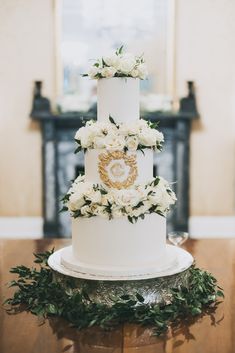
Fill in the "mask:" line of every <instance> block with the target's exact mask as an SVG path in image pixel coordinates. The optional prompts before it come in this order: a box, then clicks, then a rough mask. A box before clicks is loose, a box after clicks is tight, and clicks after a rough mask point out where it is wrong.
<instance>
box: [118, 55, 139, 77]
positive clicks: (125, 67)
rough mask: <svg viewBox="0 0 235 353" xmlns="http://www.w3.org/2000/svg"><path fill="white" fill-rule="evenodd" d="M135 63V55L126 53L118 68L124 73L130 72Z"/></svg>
mask: <svg viewBox="0 0 235 353" xmlns="http://www.w3.org/2000/svg"><path fill="white" fill-rule="evenodd" d="M135 65H136V59H135V57H134V56H133V55H131V54H124V55H123V56H122V57H121V60H120V65H119V68H118V70H119V71H121V72H122V73H124V74H129V73H130V72H131V71H132V70H133V69H134V66H135Z"/></svg>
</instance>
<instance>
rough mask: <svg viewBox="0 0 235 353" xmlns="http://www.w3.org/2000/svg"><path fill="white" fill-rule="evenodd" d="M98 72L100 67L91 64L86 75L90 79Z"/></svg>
mask: <svg viewBox="0 0 235 353" xmlns="http://www.w3.org/2000/svg"><path fill="white" fill-rule="evenodd" d="M99 73H100V68H98V67H96V66H92V67H91V69H90V71H89V72H88V76H89V77H90V78H92V79H94V78H96V75H97V74H99Z"/></svg>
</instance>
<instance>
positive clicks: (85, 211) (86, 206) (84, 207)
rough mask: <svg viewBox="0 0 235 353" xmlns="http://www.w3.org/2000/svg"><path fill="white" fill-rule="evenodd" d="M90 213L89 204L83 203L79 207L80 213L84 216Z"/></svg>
mask: <svg viewBox="0 0 235 353" xmlns="http://www.w3.org/2000/svg"><path fill="white" fill-rule="evenodd" d="M90 213H91V208H90V206H89V205H85V206H83V207H82V208H81V214H82V215H83V216H85V217H89V216H90Z"/></svg>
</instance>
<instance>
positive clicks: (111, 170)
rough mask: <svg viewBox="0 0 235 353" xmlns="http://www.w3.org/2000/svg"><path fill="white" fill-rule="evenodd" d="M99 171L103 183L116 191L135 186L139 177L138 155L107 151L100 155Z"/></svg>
mask: <svg viewBox="0 0 235 353" xmlns="http://www.w3.org/2000/svg"><path fill="white" fill-rule="evenodd" d="M98 170H99V175H100V179H101V180H102V181H103V183H104V184H105V185H106V186H108V187H110V188H115V189H119V190H120V189H126V188H128V187H129V186H131V185H133V184H134V182H135V180H136V178H137V176H138V171H137V162H136V155H134V154H130V155H127V154H126V153H125V152H124V151H107V152H105V153H101V154H99V164H98Z"/></svg>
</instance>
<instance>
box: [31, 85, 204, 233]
mask: <svg viewBox="0 0 235 353" xmlns="http://www.w3.org/2000/svg"><path fill="white" fill-rule="evenodd" d="M41 86H42V83H41V82H39V81H37V82H35V88H34V97H33V108H32V113H31V118H32V119H33V120H37V121H38V122H39V123H40V126H41V132H42V165H43V171H42V173H43V218H44V236H45V237H69V236H70V233H71V231H70V219H69V215H68V214H67V213H60V212H59V211H60V209H61V202H60V200H61V198H62V196H63V195H64V194H65V193H66V192H67V190H68V188H69V186H70V181H71V180H72V179H74V178H75V177H76V175H77V174H79V171H82V170H83V154H82V153H79V154H78V155H75V154H74V149H75V143H74V135H75V132H76V130H77V129H79V128H80V127H81V126H83V121H84V120H89V119H96V113H94V112H90V113H86V114H84V113H80V112H76V113H67V114H53V113H52V112H51V109H50V102H49V100H48V99H47V98H45V97H42V95H41ZM188 90H189V93H188V96H187V97H185V98H183V99H182V100H181V102H180V110H179V112H177V113H173V112H169V113H162V112H154V113H148V114H147V113H146V114H144V115H143V114H142V117H143V118H145V119H147V120H151V121H155V122H156V121H158V122H159V130H160V131H162V132H163V133H164V137H165V144H164V148H163V151H162V152H161V153H159V154H156V155H155V158H154V172H155V173H156V174H158V175H161V176H163V177H164V178H165V179H167V180H168V181H169V182H173V183H174V184H173V185H172V187H173V189H174V190H175V192H176V195H177V198H178V201H177V205H176V206H175V207H174V209H173V211H172V212H171V213H170V215H169V217H168V231H169V230H172V229H174V230H183V231H187V230H188V218H189V182H190V177H189V163H190V160H189V137H190V130H191V122H192V120H193V119H196V118H198V113H197V109H196V101H195V94H194V86H193V82H188Z"/></svg>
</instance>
